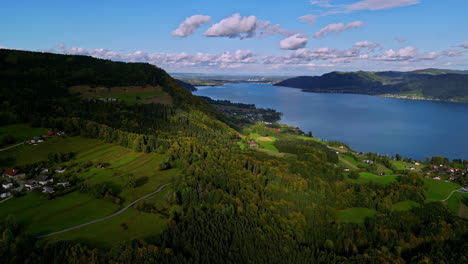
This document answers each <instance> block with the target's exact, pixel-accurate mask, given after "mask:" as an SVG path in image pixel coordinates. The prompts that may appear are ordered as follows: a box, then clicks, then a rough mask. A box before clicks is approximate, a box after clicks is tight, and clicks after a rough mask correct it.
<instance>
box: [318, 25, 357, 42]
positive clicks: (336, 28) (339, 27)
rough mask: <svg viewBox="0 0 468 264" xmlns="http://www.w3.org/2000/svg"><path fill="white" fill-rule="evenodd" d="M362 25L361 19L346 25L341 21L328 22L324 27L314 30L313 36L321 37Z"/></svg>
mask: <svg viewBox="0 0 468 264" xmlns="http://www.w3.org/2000/svg"><path fill="white" fill-rule="evenodd" d="M362 26H364V22H362V21H354V22H351V23H349V24H347V25H344V24H343V23H337V24H329V25H327V26H325V27H324V28H322V29H320V30H319V31H318V32H316V33H315V34H314V38H323V37H325V36H327V35H328V34H330V33H332V32H335V33H339V32H343V31H346V30H349V29H353V28H359V27H362Z"/></svg>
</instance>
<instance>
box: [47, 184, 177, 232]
mask: <svg viewBox="0 0 468 264" xmlns="http://www.w3.org/2000/svg"><path fill="white" fill-rule="evenodd" d="M168 185H170V183H166V184H164V185H162V186H161V187H159V188H158V189H157V190H156V191H154V192H152V193H150V194H147V195H145V196H143V197H141V198H139V199H137V200H135V201H133V202H131V203H130V204H129V205H127V206H125V207H124V208H123V209H121V210H120V211H118V212H116V213H114V214H111V215H109V216H106V217H103V218H100V219H97V220H94V221H91V222H87V223H84V224H81V225H77V226H74V227H70V228H67V229H64V230H61V231H57V232H53V233H50V234H47V235H42V236H39V238H43V237H49V236H53V235H57V234H61V233H65V232H67V231H71V230H74V229H77V228H80V227H83V226H87V225H90V224H94V223H97V222H101V221H104V220H106V219H109V218H111V217H114V216H116V215H119V214H121V213H123V212H125V211H126V210H127V209H129V208H130V207H132V206H133V205H134V204H136V203H138V202H139V201H141V200H143V199H146V198H148V197H150V196H151V195H153V194H156V193H158V192H160V191H162V190H163V189H164V188H165V187H167V186H168Z"/></svg>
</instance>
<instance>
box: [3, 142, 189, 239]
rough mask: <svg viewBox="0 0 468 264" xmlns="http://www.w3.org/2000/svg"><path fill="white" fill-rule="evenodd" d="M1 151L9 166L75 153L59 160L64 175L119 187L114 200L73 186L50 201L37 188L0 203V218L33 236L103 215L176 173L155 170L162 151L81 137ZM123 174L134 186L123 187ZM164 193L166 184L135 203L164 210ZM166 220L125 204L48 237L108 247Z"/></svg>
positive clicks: (158, 228)
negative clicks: (71, 158) (10, 217)
mask: <svg viewBox="0 0 468 264" xmlns="http://www.w3.org/2000/svg"><path fill="white" fill-rule="evenodd" d="M5 152H8V155H14V156H15V157H16V161H14V163H13V164H12V166H13V165H24V164H28V163H33V162H37V161H43V160H44V161H45V160H47V157H48V154H49V153H56V152H75V153H76V154H77V155H76V157H75V161H72V162H71V163H63V164H62V165H63V166H64V167H66V168H67V166H68V169H67V171H66V172H65V173H64V175H67V174H68V175H72V174H75V175H77V176H78V177H79V178H80V179H82V180H83V181H84V182H85V183H89V184H98V183H103V182H109V183H112V184H113V185H115V186H118V187H119V189H120V190H121V191H120V192H119V193H118V196H119V197H120V198H121V202H122V203H121V204H120V205H118V204H115V203H112V202H111V201H109V200H104V199H96V198H94V197H92V196H91V195H89V194H86V193H81V192H78V191H75V192H72V193H69V194H66V195H64V196H60V197H56V198H54V199H52V200H48V199H46V197H45V196H43V195H42V194H40V193H38V192H30V193H28V194H27V195H25V196H22V197H19V198H13V199H10V200H8V201H6V202H4V203H2V204H0V217H2V218H3V217H6V216H7V215H13V216H14V217H15V218H16V219H18V221H19V222H20V223H21V224H22V225H24V226H26V228H27V231H28V232H29V233H31V234H34V235H44V234H48V233H52V232H55V231H60V230H63V229H66V228H70V227H73V226H75V225H79V224H83V223H86V222H89V221H92V220H96V219H99V218H102V217H105V216H108V215H110V214H112V213H114V212H116V211H118V210H119V209H121V208H123V207H124V206H126V205H127V204H129V203H131V202H132V201H134V200H136V199H138V198H140V197H141V196H144V195H145V194H148V193H151V192H153V191H155V190H156V189H158V188H159V187H160V186H161V185H163V184H166V183H169V182H171V181H172V180H173V179H174V178H175V177H177V176H178V175H180V170H179V169H169V170H164V171H160V170H159V165H160V163H161V162H162V160H163V159H164V155H161V154H146V153H136V152H134V151H132V150H130V149H127V148H124V147H121V146H118V145H114V144H108V143H104V142H102V141H99V140H94V139H88V138H82V137H67V138H60V137H52V138H50V139H48V140H47V141H46V142H44V143H41V144H38V145H37V146H32V145H24V146H21V147H17V148H15V149H12V150H11V151H5ZM0 155H3V153H0ZM80 162H93V164H94V166H91V167H89V168H87V169H85V170H82V169H80V166H73V164H79V163H80ZM98 163H103V164H109V165H108V166H107V167H105V168H97V167H96V166H95V165H96V164H98ZM129 175H132V177H134V178H135V179H136V182H137V184H136V186H135V187H134V188H131V187H129V186H127V183H128V178H129ZM169 195H170V187H167V188H166V189H164V191H162V192H161V193H158V194H155V195H154V196H152V197H149V198H147V199H145V200H143V201H141V202H145V203H149V204H152V205H153V206H155V208H158V210H159V211H160V210H164V209H167V206H168V205H167V201H168V196H169ZM166 225H167V223H166V216H165V215H161V214H157V213H144V212H140V211H138V210H136V209H133V208H130V209H129V210H128V211H126V212H125V213H122V214H121V215H118V216H116V217H113V218H110V219H107V220H104V221H102V222H99V223H95V224H91V225H89V226H86V227H83V228H79V229H76V230H73V231H70V232H66V233H63V234H59V235H57V236H53V237H51V238H50V239H51V240H57V239H65V240H67V239H78V240H81V241H84V242H86V241H88V242H91V241H92V243H94V244H93V245H95V246H98V247H110V246H112V245H113V244H114V243H116V242H120V241H125V240H131V239H136V238H145V237H148V236H156V235H158V234H160V233H161V232H162V230H164V228H165V227H166ZM123 226H125V228H124V227H123Z"/></svg>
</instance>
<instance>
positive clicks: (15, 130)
mask: <svg viewBox="0 0 468 264" xmlns="http://www.w3.org/2000/svg"><path fill="white" fill-rule="evenodd" d="M46 132H47V129H46V128H41V127H32V126H30V125H28V124H13V125H6V126H0V138H3V137H4V136H5V135H11V136H13V137H14V139H15V140H16V143H20V142H23V141H26V140H29V139H32V138H33V137H34V136H42V135H44V134H45V133H46Z"/></svg>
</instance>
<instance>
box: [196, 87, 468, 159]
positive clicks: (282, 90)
mask: <svg viewBox="0 0 468 264" xmlns="http://www.w3.org/2000/svg"><path fill="white" fill-rule="evenodd" d="M197 88H198V89H199V90H198V91H197V92H194V94H195V95H203V96H208V97H211V98H213V99H224V100H230V101H232V102H240V103H249V104H255V105H256V106H257V107H262V108H273V109H276V110H277V111H280V112H282V113H283V116H282V119H281V123H285V124H288V125H292V126H298V127H300V128H301V129H302V130H303V131H304V132H308V131H312V134H313V136H315V137H317V138H321V139H325V140H336V141H340V142H344V143H348V144H349V145H350V146H351V148H353V149H354V150H357V151H363V152H375V153H379V154H382V155H385V154H389V155H395V154H396V153H398V154H400V155H402V156H403V157H411V158H413V159H421V160H422V159H424V158H425V157H431V156H435V155H442V156H445V157H448V158H451V159H454V158H461V159H468V104H461V103H447V102H437V101H418V100H405V99H396V98H380V97H374V96H367V95H356V94H319V93H305V92H302V91H301V90H300V89H294V88H286V87H278V86H273V85H269V84H252V83H241V84H227V85H224V86H212V87H197Z"/></svg>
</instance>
